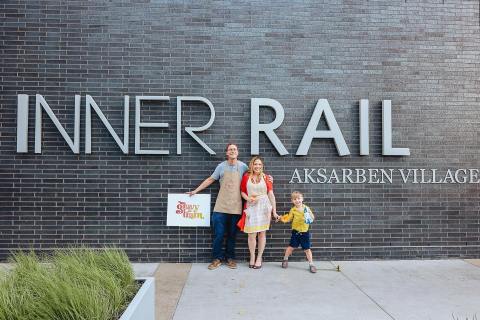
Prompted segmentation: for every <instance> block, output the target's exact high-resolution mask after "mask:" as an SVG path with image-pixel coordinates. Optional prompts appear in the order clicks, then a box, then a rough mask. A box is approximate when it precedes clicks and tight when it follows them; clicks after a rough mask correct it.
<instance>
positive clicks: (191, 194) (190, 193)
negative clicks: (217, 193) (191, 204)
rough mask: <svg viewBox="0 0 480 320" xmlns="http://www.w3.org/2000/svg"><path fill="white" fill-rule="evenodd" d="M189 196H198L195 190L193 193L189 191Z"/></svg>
mask: <svg viewBox="0 0 480 320" xmlns="http://www.w3.org/2000/svg"><path fill="white" fill-rule="evenodd" d="M187 194H188V195H189V196H190V197H191V196H193V195H195V194H196V192H195V190H193V191H188V192H187Z"/></svg>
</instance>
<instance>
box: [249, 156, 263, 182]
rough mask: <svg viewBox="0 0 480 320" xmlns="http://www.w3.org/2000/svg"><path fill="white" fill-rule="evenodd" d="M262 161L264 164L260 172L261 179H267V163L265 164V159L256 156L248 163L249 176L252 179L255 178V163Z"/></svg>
mask: <svg viewBox="0 0 480 320" xmlns="http://www.w3.org/2000/svg"><path fill="white" fill-rule="evenodd" d="M257 160H260V161H261V162H262V170H261V171H260V178H262V179H263V178H264V177H265V173H264V171H263V170H264V169H265V163H264V162H263V159H262V158H261V157H260V156H254V157H252V159H250V162H249V163H248V175H249V176H250V177H251V176H253V164H254V163H255V161H257Z"/></svg>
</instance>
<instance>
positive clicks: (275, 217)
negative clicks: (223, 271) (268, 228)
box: [272, 211, 280, 222]
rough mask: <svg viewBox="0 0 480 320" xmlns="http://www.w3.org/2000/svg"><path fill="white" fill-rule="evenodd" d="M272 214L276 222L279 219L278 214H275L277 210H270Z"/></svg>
mask: <svg viewBox="0 0 480 320" xmlns="http://www.w3.org/2000/svg"><path fill="white" fill-rule="evenodd" d="M272 215H273V219H274V220H275V222H278V220H279V219H280V216H279V215H278V214H277V212H276V211H272Z"/></svg>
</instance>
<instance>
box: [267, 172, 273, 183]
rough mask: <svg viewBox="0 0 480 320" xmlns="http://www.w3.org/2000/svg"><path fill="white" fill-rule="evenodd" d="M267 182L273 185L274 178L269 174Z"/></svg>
mask: <svg viewBox="0 0 480 320" xmlns="http://www.w3.org/2000/svg"><path fill="white" fill-rule="evenodd" d="M267 180H268V181H269V182H270V183H273V177H272V176H271V175H269V174H267Z"/></svg>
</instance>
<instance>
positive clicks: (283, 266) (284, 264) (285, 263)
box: [282, 260, 288, 269]
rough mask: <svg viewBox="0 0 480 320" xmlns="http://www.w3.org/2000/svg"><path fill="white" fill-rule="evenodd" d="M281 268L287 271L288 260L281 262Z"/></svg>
mask: <svg viewBox="0 0 480 320" xmlns="http://www.w3.org/2000/svg"><path fill="white" fill-rule="evenodd" d="M282 268H283V269H287V268H288V260H283V261H282Z"/></svg>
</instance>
